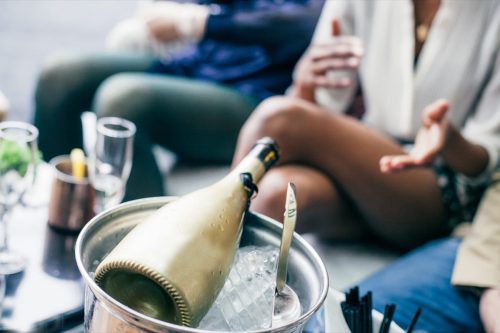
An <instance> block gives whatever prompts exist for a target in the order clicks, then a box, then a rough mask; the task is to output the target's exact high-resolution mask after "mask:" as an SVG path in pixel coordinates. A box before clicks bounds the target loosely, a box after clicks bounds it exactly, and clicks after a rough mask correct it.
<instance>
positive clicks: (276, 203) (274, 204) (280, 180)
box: [252, 169, 290, 221]
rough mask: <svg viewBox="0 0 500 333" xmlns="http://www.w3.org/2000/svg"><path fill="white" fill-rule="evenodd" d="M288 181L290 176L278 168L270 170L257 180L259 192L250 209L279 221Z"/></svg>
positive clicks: (281, 217) (281, 215) (281, 216)
mask: <svg viewBox="0 0 500 333" xmlns="http://www.w3.org/2000/svg"><path fill="white" fill-rule="evenodd" d="M289 181H290V178H289V177H287V176H286V175H285V174H283V173H282V172H280V170H279V169H272V170H270V171H269V172H268V173H267V174H266V176H265V177H264V178H262V180H261V181H260V182H259V185H258V187H259V193H258V194H257V197H256V198H255V199H254V201H253V203H252V210H255V211H257V212H258V213H262V214H264V215H266V216H269V217H271V218H273V219H275V220H277V221H281V220H282V219H283V211H284V207H285V199H286V190H287V185H288V182H289Z"/></svg>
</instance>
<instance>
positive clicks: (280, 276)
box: [276, 183, 297, 293]
mask: <svg viewBox="0 0 500 333" xmlns="http://www.w3.org/2000/svg"><path fill="white" fill-rule="evenodd" d="M296 222H297V199H296V196H295V185H294V184H293V183H288V188H287V191H286V203H285V213H284V219H283V233H282V235H281V244H280V254H279V257H278V272H277V273H276V291H277V292H278V293H280V292H281V291H282V290H283V288H285V284H286V268H287V264H288V252H289V250H290V244H292V237H293V232H294V231H295V224H296Z"/></svg>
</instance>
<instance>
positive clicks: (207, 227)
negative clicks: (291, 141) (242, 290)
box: [95, 138, 279, 326]
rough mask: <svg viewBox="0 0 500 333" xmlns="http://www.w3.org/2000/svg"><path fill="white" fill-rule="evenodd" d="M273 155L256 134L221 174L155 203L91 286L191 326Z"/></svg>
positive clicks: (220, 280)
mask: <svg viewBox="0 0 500 333" xmlns="http://www.w3.org/2000/svg"><path fill="white" fill-rule="evenodd" d="M278 158H279V153H278V148H277V146H276V143H275V142H274V141H273V140H272V139H270V138H264V139H261V140H259V141H258V142H257V143H256V145H255V147H254V148H253V149H252V151H251V152H250V153H249V154H248V155H247V156H246V157H245V158H244V159H243V160H242V161H241V163H240V164H239V165H238V166H237V167H236V168H235V169H233V170H232V171H231V172H230V173H229V174H228V175H227V176H226V177H224V178H223V179H222V180H220V181H219V182H217V183H215V184H213V185H211V186H209V187H205V188H202V189H200V190H198V191H195V192H192V193H190V194H188V195H185V196H183V197H181V198H179V199H177V200H175V201H173V202H171V203H169V204H167V205H165V206H163V207H162V208H160V209H159V210H158V211H157V212H155V213H154V214H152V215H151V216H150V217H149V218H148V219H147V220H145V221H144V222H142V223H140V224H139V225H138V226H137V227H135V228H134V229H133V230H132V231H131V232H130V233H129V234H128V235H127V236H126V237H125V238H124V239H123V240H122V241H121V242H120V243H119V244H118V245H117V246H116V247H115V248H114V249H113V251H112V252H111V253H110V254H109V255H108V256H106V258H105V259H104V260H103V261H102V262H101V264H100V265H99V266H98V267H97V270H96V272H95V281H96V282H97V284H98V285H99V286H100V287H101V288H102V289H103V290H104V291H106V292H107V293H108V294H109V295H111V296H112V297H113V298H115V299H116V300H118V301H119V302H121V303H123V304H125V305H127V306H128V307H130V308H132V309H134V310H136V311H138V312H141V313H143V314H145V315H148V316H150V317H153V318H157V319H161V320H165V321H168V322H172V323H177V324H181V325H185V326H196V325H197V324H198V322H199V321H200V320H201V319H202V318H203V316H204V315H205V314H206V312H207V311H208V310H209V308H210V306H211V305H212V303H213V302H214V301H215V298H216V297H217V294H218V293H219V291H220V290H221V289H222V287H223V285H224V282H225V280H226V277H227V274H228V273H229V270H230V268H231V267H230V266H231V264H232V262H233V259H234V255H235V253H236V250H237V248H238V246H239V239H240V236H241V231H242V220H243V217H244V213H245V211H246V210H247V208H248V205H249V202H250V199H251V197H252V195H253V193H254V190H255V189H256V186H255V183H254V182H258V181H259V180H260V178H262V176H263V175H264V173H265V172H266V170H267V169H268V168H269V167H270V166H271V165H272V164H274V162H276V161H277V160H278Z"/></svg>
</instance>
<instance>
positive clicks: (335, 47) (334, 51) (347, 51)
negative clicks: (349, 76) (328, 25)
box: [309, 36, 364, 61]
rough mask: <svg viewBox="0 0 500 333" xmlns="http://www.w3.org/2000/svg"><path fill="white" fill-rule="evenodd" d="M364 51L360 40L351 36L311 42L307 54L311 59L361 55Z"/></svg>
mask: <svg viewBox="0 0 500 333" xmlns="http://www.w3.org/2000/svg"><path fill="white" fill-rule="evenodd" d="M363 53H364V50H363V44H362V42H361V40H360V39H359V38H357V37H353V36H342V37H336V38H335V40H332V41H330V42H327V43H316V44H313V45H312V46H311V48H310V50H309V56H310V57H311V59H312V60H313V61H318V60H322V59H326V58H349V57H358V58H360V57H362V56H363Z"/></svg>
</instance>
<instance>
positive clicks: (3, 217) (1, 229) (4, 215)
mask: <svg viewBox="0 0 500 333" xmlns="http://www.w3.org/2000/svg"><path fill="white" fill-rule="evenodd" d="M10 211H11V209H9V208H8V207H7V206H6V205H0V253H1V252H5V251H7V248H8V243H7V221H8V219H9V217H10Z"/></svg>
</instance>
